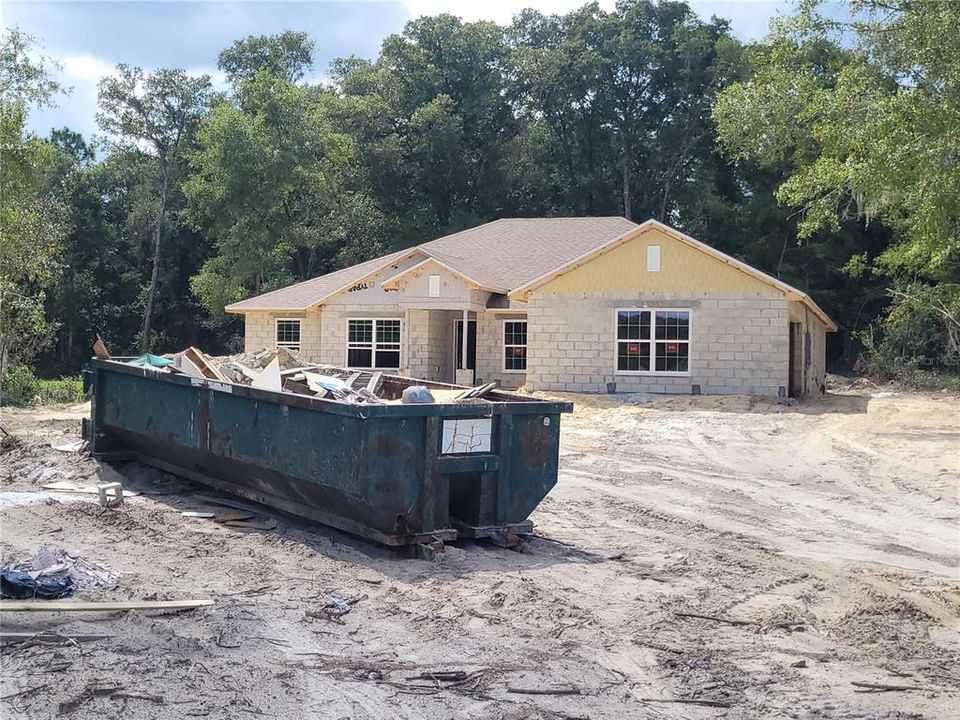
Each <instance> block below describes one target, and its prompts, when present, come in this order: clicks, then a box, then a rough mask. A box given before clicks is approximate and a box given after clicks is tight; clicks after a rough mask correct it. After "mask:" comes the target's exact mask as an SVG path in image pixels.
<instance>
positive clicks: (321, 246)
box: [184, 69, 385, 316]
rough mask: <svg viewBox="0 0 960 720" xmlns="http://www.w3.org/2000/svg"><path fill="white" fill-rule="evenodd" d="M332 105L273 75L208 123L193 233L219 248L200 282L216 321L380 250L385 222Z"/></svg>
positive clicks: (197, 166)
mask: <svg viewBox="0 0 960 720" xmlns="http://www.w3.org/2000/svg"><path fill="white" fill-rule="evenodd" d="M327 100H328V97H327V94H326V93H324V92H322V91H318V90H317V89H316V88H310V87H301V86H298V85H295V84H294V83H292V82H290V81H289V80H288V79H286V78H283V77H278V76H277V75H275V74H273V73H272V72H270V71H269V70H266V69H264V70H260V71H259V72H258V73H257V74H256V75H255V76H254V78H253V79H252V80H248V81H245V82H243V83H241V84H240V85H239V86H238V89H237V98H236V103H234V102H229V101H224V102H221V103H219V104H218V105H217V106H216V107H215V108H214V109H213V111H212V112H211V113H210V116H209V117H208V118H206V119H205V120H204V122H203V124H202V126H201V128H200V130H199V132H198V135H197V145H198V147H197V150H196V151H195V152H194V153H193V154H192V156H191V159H190V162H191V166H192V168H193V173H192V175H191V177H190V178H189V179H188V180H187V182H186V183H185V185H184V191H185V193H186V196H187V200H188V214H189V217H190V218H191V220H192V222H193V224H194V226H195V227H196V228H197V229H198V230H201V231H202V232H203V233H204V234H206V235H208V236H209V237H210V238H212V239H213V241H214V243H215V246H216V249H217V254H216V256H215V257H212V258H210V259H209V260H208V261H207V262H206V263H205V264H204V265H203V268H202V270H201V271H200V273H199V274H198V275H197V276H196V277H195V278H194V279H193V281H192V287H193V290H194V292H195V293H196V294H197V295H198V296H199V297H200V298H201V300H202V302H203V304H204V306H205V307H206V308H207V309H208V311H209V312H210V313H211V314H213V315H214V316H222V312H223V306H224V305H225V304H228V303H230V302H233V301H235V300H238V299H240V298H241V297H242V296H243V295H245V294H247V293H249V292H251V291H252V292H254V293H259V292H263V291H266V290H268V289H271V288H274V287H278V286H280V285H283V284H286V283H289V282H290V281H292V280H305V279H307V278H310V277H313V276H315V275H317V274H320V273H324V272H329V271H331V270H334V269H336V268H337V267H340V266H341V263H342V262H343V260H345V259H350V260H352V261H356V260H360V259H368V258H369V257H372V256H375V255H377V254H379V252H381V250H382V247H381V245H380V242H379V241H380V239H381V238H382V237H383V234H384V224H385V223H384V221H383V218H382V217H381V216H380V213H379V210H378V209H377V207H376V206H375V205H374V204H373V203H372V202H371V201H370V200H369V198H368V197H367V196H366V195H365V194H364V192H363V187H362V183H360V182H358V181H357V180H358V173H357V171H356V161H355V157H354V150H353V143H352V142H351V140H350V138H349V137H348V136H346V135H345V134H343V133H340V132H337V130H336V129H335V128H334V127H333V126H332V124H331V121H330V116H329V113H328V110H327Z"/></svg>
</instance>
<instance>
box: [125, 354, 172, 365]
mask: <svg viewBox="0 0 960 720" xmlns="http://www.w3.org/2000/svg"><path fill="white" fill-rule="evenodd" d="M127 365H136V366H137V367H167V366H168V365H173V360H171V359H170V358H165V357H161V356H160V355H151V354H150V353H147V354H145V355H141V356H140V357H138V358H134V359H133V360H128V361H127Z"/></svg>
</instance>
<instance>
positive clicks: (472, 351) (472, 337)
mask: <svg viewBox="0 0 960 720" xmlns="http://www.w3.org/2000/svg"><path fill="white" fill-rule="evenodd" d="M456 324H457V331H456V332H455V333H454V335H455V336H456V338H455V340H456V344H457V347H456V349H455V350H454V357H455V358H456V362H455V364H454V370H464V369H466V370H476V369H477V321H476V320H470V321H469V322H468V323H467V364H466V367H464V364H463V320H457V321H456ZM454 375H456V373H454Z"/></svg>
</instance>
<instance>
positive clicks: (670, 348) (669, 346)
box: [667, 343, 680, 355]
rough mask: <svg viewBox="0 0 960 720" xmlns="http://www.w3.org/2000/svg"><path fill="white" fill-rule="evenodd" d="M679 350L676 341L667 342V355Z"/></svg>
mask: <svg viewBox="0 0 960 720" xmlns="http://www.w3.org/2000/svg"><path fill="white" fill-rule="evenodd" d="M679 351H680V346H679V345H678V344H677V343H667V355H676V354H677V353H678V352H679Z"/></svg>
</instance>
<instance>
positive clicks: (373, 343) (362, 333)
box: [347, 320, 400, 370]
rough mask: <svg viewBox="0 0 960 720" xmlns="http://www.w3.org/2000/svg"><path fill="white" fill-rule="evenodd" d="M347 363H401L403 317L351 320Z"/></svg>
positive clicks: (395, 365)
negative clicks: (396, 318) (401, 322)
mask: <svg viewBox="0 0 960 720" xmlns="http://www.w3.org/2000/svg"><path fill="white" fill-rule="evenodd" d="M347 367H352V368H385V369H389V370H392V369H396V368H399V367H400V321H399V320H348V321H347Z"/></svg>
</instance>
